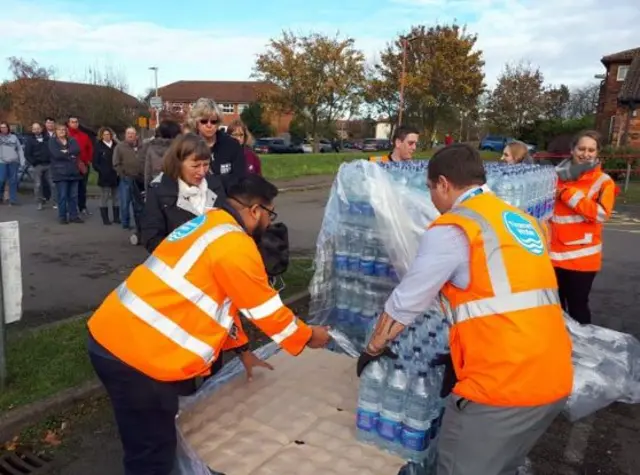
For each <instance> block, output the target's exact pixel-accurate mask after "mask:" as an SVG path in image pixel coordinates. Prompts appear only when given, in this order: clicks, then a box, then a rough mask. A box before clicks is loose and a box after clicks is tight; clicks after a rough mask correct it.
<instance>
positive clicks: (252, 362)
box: [240, 350, 273, 381]
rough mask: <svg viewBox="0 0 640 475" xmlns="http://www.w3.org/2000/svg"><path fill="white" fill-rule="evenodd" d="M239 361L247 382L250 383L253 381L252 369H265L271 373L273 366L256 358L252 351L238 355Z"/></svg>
mask: <svg viewBox="0 0 640 475" xmlns="http://www.w3.org/2000/svg"><path fill="white" fill-rule="evenodd" d="M240 361H241V362H242V365H243V366H244V370H245V371H246V373H247V381H251V380H252V379H253V368H267V369H269V370H271V371H273V366H271V365H270V364H269V363H267V362H266V361H263V360H261V359H260V358H258V357H257V356H256V355H254V354H253V352H252V351H248V350H247V351H243V352H242V353H240Z"/></svg>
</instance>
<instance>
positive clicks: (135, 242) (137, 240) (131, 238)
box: [129, 234, 140, 246]
mask: <svg viewBox="0 0 640 475" xmlns="http://www.w3.org/2000/svg"><path fill="white" fill-rule="evenodd" d="M129 242H130V243H131V245H132V246H137V245H139V244H140V238H139V237H138V235H137V234H132V235H131V236H129Z"/></svg>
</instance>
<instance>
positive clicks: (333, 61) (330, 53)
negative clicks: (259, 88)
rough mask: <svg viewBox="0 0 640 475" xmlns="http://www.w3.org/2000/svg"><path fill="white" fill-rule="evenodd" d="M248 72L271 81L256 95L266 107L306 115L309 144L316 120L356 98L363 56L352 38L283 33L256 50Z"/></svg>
mask: <svg viewBox="0 0 640 475" xmlns="http://www.w3.org/2000/svg"><path fill="white" fill-rule="evenodd" d="M253 75H254V77H256V78H258V79H260V80H263V81H267V82H269V83H271V84H273V86H274V87H271V88H266V89H265V91H264V92H263V93H262V97H261V99H262V100H263V102H264V104H265V105H266V106H267V108H268V109H270V110H273V111H277V112H281V113H282V112H293V113H295V114H303V115H307V116H308V117H309V119H310V121H311V124H310V126H311V130H310V132H311V135H312V136H313V138H314V147H315V148H316V151H317V148H318V140H317V139H318V132H319V129H320V126H321V125H323V124H324V125H325V126H326V125H328V124H330V123H332V122H333V121H335V120H336V119H337V118H338V117H339V116H341V115H343V114H345V113H346V112H348V111H351V110H355V108H357V107H358V105H359V103H360V97H361V94H359V92H360V91H361V90H362V85H363V83H364V55H363V54H362V52H361V51H359V50H357V49H355V48H354V40H353V39H352V38H346V39H341V38H339V37H337V36H336V37H329V36H325V35H322V34H320V33H311V34H309V35H307V36H296V35H295V34H294V33H292V32H284V33H283V34H282V37H281V38H278V39H271V40H270V42H269V45H268V47H267V50H266V51H265V52H264V53H262V54H260V55H258V59H257V61H256V64H255V67H254V74H253Z"/></svg>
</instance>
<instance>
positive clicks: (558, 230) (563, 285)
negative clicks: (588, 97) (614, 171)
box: [549, 130, 616, 324]
mask: <svg viewBox="0 0 640 475" xmlns="http://www.w3.org/2000/svg"><path fill="white" fill-rule="evenodd" d="M600 149H601V139H600V134H598V132H596V131H592V130H588V131H585V132H582V133H580V134H578V135H577V136H576V138H575V140H574V141H573V143H572V146H571V158H570V159H567V160H565V161H563V162H561V163H560V164H559V165H558V166H557V167H556V169H557V171H558V190H557V195H556V196H557V198H556V205H555V208H554V213H553V217H552V218H551V223H550V224H551V252H550V253H549V255H550V256H551V260H552V261H553V266H554V268H555V271H556V276H557V278H558V286H559V290H560V302H561V304H562V307H563V308H564V310H565V311H566V312H567V313H568V314H569V315H571V317H573V318H574V319H575V320H577V321H578V322H580V323H583V324H588V323H591V311H590V309H589V293H590V292H591V286H592V285H593V281H594V279H595V277H596V274H597V273H598V271H599V270H600V268H601V267H602V225H603V223H604V222H605V221H606V220H608V219H609V218H610V216H611V213H612V211H613V205H614V201H615V194H616V191H615V190H616V187H615V183H614V181H613V180H612V179H611V177H610V176H609V175H607V174H606V173H604V172H603V171H602V166H601V164H600V161H599V159H598V154H599V152H600Z"/></svg>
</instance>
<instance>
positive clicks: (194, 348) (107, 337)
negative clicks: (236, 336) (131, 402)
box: [88, 209, 311, 381]
mask: <svg viewBox="0 0 640 475" xmlns="http://www.w3.org/2000/svg"><path fill="white" fill-rule="evenodd" d="M239 309H240V310H241V311H242V313H243V314H244V315H245V316H246V317H247V318H248V319H249V320H250V321H251V322H252V323H254V324H255V325H257V326H258V328H260V330H262V331H263V332H264V333H266V334H267V335H268V336H269V337H271V339H272V340H273V341H275V342H276V343H278V344H279V345H280V346H282V347H283V348H284V349H285V350H286V351H288V352H289V353H291V354H293V355H297V354H298V353H299V352H300V351H302V349H303V348H304V346H305V345H306V343H307V342H308V340H309V338H310V337H311V329H310V328H309V327H308V326H307V325H305V324H304V323H303V322H302V321H300V320H298V319H297V318H296V317H295V316H294V315H293V313H292V312H291V310H289V309H288V308H287V307H285V306H284V305H283V303H282V300H280V296H279V295H278V293H277V292H276V291H275V290H274V289H272V288H271V287H270V286H269V283H268V277H267V274H266V272H265V269H264V264H263V261H262V258H261V256H260V252H259V251H258V247H257V246H256V243H255V242H254V240H253V239H252V238H251V236H249V235H248V234H247V233H246V232H245V231H244V230H243V229H242V227H241V226H240V225H239V224H238V223H237V222H236V220H235V219H234V218H233V217H232V216H231V215H230V214H229V213H228V212H226V211H224V210H221V209H215V210H212V211H210V212H208V213H206V214H204V215H202V216H198V217H197V218H195V219H193V220H191V221H189V222H188V223H186V224H184V225H182V226H180V227H179V228H178V229H176V230H175V231H174V232H173V233H171V234H170V235H169V236H168V237H167V238H166V239H165V240H164V241H163V242H162V243H161V244H160V245H159V246H158V247H157V248H156V249H155V251H154V252H153V254H152V255H151V256H149V258H148V259H147V260H146V261H145V262H144V263H143V264H142V265H140V266H138V267H137V268H136V269H134V270H133V272H132V273H131V275H130V276H129V277H128V278H127V279H126V280H125V281H124V282H123V283H122V284H121V285H120V286H119V287H118V288H117V289H116V290H114V291H113V292H112V293H111V294H110V295H109V296H108V297H107V298H106V300H105V301H104V302H103V303H102V305H101V306H100V308H98V309H97V310H96V312H95V313H94V314H93V316H92V317H91V318H90V320H89V323H88V325H89V331H90V333H91V335H92V337H93V338H94V339H95V340H96V341H97V342H98V343H99V344H100V345H102V346H103V347H104V348H106V349H107V350H108V351H109V352H111V353H112V354H113V355H114V356H115V357H116V358H118V359H120V360H121V361H123V362H124V363H126V364H128V365H129V366H132V367H133V368H135V369H137V370H138V371H140V372H141V373H144V374H145V375H147V376H149V377H151V378H154V379H156V380H159V381H181V380H186V379H190V378H193V377H196V376H201V375H207V374H209V373H210V367H211V364H212V363H213V362H214V361H215V360H216V358H218V357H219V356H220V353H221V351H222V350H223V349H226V348H229V347H231V346H237V345H233V344H232V345H229V344H227V345H225V344H226V343H227V342H228V339H229V338H230V335H229V334H230V332H232V328H233V326H234V323H235V325H236V326H238V327H239V317H238V310H239ZM232 333H233V332H232ZM244 341H246V338H244Z"/></svg>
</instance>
